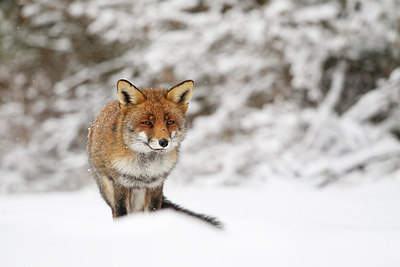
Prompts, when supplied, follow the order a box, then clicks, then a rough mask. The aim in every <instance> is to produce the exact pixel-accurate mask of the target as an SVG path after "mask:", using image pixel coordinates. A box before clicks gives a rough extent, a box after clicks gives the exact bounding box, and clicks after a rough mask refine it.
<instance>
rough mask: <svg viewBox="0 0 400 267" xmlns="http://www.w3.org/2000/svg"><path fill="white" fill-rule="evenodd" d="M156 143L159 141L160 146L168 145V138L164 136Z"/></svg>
mask: <svg viewBox="0 0 400 267" xmlns="http://www.w3.org/2000/svg"><path fill="white" fill-rule="evenodd" d="M158 143H159V144H160V146H162V147H166V146H168V140H167V139H165V138H163V139H161V140H160V141H159V142H158Z"/></svg>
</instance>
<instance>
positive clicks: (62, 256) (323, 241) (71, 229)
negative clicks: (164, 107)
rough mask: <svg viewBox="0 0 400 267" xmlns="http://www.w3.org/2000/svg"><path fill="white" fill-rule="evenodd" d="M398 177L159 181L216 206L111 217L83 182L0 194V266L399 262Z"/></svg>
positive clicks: (183, 200) (173, 194)
mask: <svg viewBox="0 0 400 267" xmlns="http://www.w3.org/2000/svg"><path fill="white" fill-rule="evenodd" d="M399 189H400V180H399V179H398V177H397V179H387V180H385V181H380V182H379V183H378V182H376V183H368V184H364V185H361V186H357V187H342V186H335V187H330V188H326V189H316V188H312V187H310V186H308V185H305V184H304V183H303V182H302V183H299V182H297V181H294V180H277V179H272V180H270V181H269V182H268V183H263V184H251V185H248V186H243V187H208V186H204V187H194V186H190V185H187V186H183V185H177V184H175V183H168V182H167V187H166V190H165V191H166V194H167V196H168V197H169V198H170V199H172V200H174V201H175V202H177V203H180V204H183V205H184V206H185V207H188V208H191V209H193V210H195V211H201V212H204V213H209V214H213V215H216V216H218V217H219V218H220V219H221V220H222V221H223V222H224V223H225V229H224V230H218V229H215V228H213V227H211V226H208V225H206V224H204V223H202V222H198V221H196V220H194V219H191V218H188V217H186V216H184V215H180V214H177V213H175V212H172V211H162V212H157V213H151V214H138V215H132V216H129V217H125V218H123V219H119V220H116V221H112V219H111V213H110V210H109V208H108V207H107V206H106V204H105V203H104V202H103V201H102V200H101V198H100V196H99V194H98V192H97V190H96V189H95V188H93V187H91V188H86V189H84V190H81V191H77V192H70V193H67V192H63V193H41V194H15V195H8V196H1V197H0V229H1V230H0V236H1V239H0V251H1V254H2V255H1V258H0V264H1V266H9V267H12V266H43V267H45V266H132V265H138V266H160V265H162V266H307V267H309V266H364V267H365V266H386V267H390V266H399V264H400V254H399V253H398V248H399V247H400V213H399V212H398V203H399V201H400V194H399V193H398V192H399Z"/></svg>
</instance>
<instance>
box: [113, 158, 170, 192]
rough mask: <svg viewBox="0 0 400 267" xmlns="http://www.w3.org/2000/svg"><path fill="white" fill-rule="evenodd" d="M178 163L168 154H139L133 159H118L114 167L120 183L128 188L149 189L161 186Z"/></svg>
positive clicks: (114, 162)
mask: <svg viewBox="0 0 400 267" xmlns="http://www.w3.org/2000/svg"><path fill="white" fill-rule="evenodd" d="M175 164H176V161H175V160H172V159H171V157H169V156H168V153H156V152H154V153H147V154H138V155H137V156H136V157H132V158H118V159H115V160H114V161H113V163H112V167H113V168H114V169H115V170H116V171H117V172H118V173H119V174H120V177H119V178H118V181H119V182H120V183H121V184H123V185H125V186H127V187H137V188H143V187H146V188H149V187H157V186H160V185H161V184H162V183H163V182H164V180H165V178H166V177H167V176H168V174H169V173H170V172H171V171H172V169H173V167H174V166H175Z"/></svg>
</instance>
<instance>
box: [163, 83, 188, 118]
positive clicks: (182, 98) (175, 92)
mask: <svg viewBox="0 0 400 267" xmlns="http://www.w3.org/2000/svg"><path fill="white" fill-rule="evenodd" d="M193 86H194V82H193V81H191V80H187V81H184V82H181V83H180V84H177V85H175V86H174V87H172V88H171V89H169V91H168V94H167V99H168V100H169V101H171V102H174V103H176V104H179V105H183V106H184V107H185V111H186V109H187V104H188V103H189V101H190V99H191V98H192V95H193Z"/></svg>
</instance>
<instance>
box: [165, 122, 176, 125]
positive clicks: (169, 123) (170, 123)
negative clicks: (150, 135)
mask: <svg viewBox="0 0 400 267" xmlns="http://www.w3.org/2000/svg"><path fill="white" fill-rule="evenodd" d="M174 123H175V121H167V125H172V124H174Z"/></svg>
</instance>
